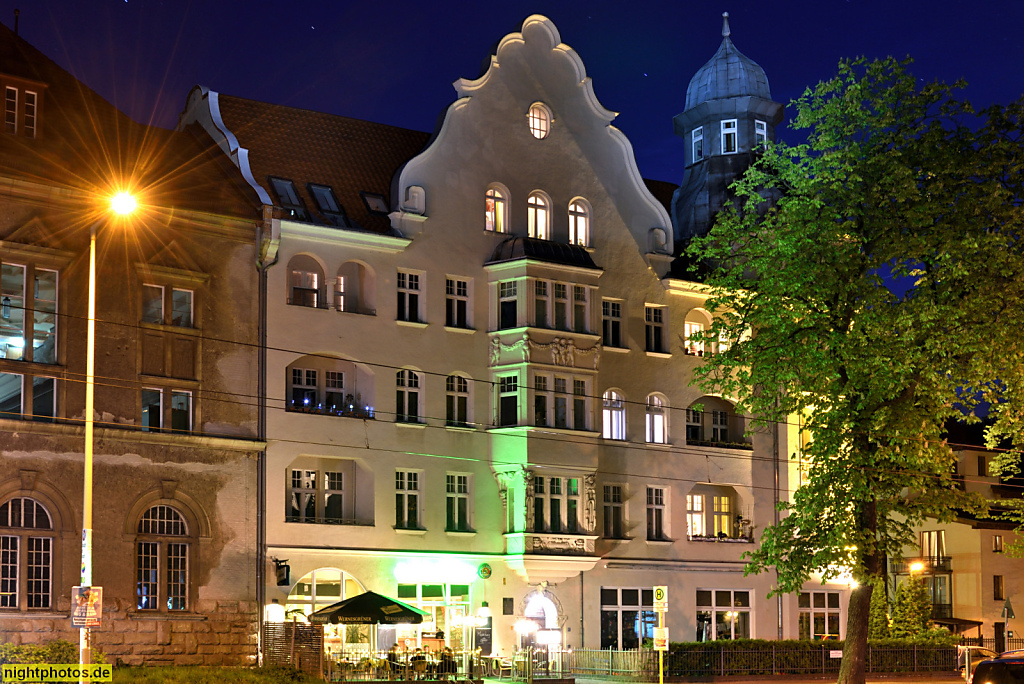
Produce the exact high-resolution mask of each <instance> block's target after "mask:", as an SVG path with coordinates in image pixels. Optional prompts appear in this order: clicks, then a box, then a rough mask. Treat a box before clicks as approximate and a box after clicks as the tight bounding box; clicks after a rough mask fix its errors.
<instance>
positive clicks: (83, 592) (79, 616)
mask: <svg viewBox="0 0 1024 684" xmlns="http://www.w3.org/2000/svg"><path fill="white" fill-rule="evenodd" d="M102 617H103V587H82V586H78V587H72V589H71V625H72V626H73V627H78V628H82V627H86V628H88V627H99V626H100V618H102Z"/></svg>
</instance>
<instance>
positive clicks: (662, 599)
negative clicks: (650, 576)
mask: <svg viewBox="0 0 1024 684" xmlns="http://www.w3.org/2000/svg"><path fill="white" fill-rule="evenodd" d="M654 612H656V613H667V612H668V587H664V586H662V587H654Z"/></svg>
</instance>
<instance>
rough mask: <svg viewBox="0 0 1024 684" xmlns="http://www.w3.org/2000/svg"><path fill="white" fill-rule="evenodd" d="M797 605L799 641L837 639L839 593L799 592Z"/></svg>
mask: <svg viewBox="0 0 1024 684" xmlns="http://www.w3.org/2000/svg"><path fill="white" fill-rule="evenodd" d="M798 605H799V608H800V618H799V620H800V638H801V639H804V640H808V639H813V640H815V641H820V640H822V639H839V619H840V610H839V592H835V591H804V592H800V596H799V597H798Z"/></svg>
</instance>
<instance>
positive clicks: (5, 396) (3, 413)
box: [0, 373, 24, 418]
mask: <svg viewBox="0 0 1024 684" xmlns="http://www.w3.org/2000/svg"><path fill="white" fill-rule="evenodd" d="M23 386H24V377H23V376H21V375H19V374H17V373H0V418H21V415H22V412H23V404H22V394H23V392H24V387H23Z"/></svg>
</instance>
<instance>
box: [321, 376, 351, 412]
mask: <svg viewBox="0 0 1024 684" xmlns="http://www.w3.org/2000/svg"><path fill="white" fill-rule="evenodd" d="M345 403H346V402H345V373H344V372H342V371H331V370H329V371H324V406H326V407H327V408H328V409H330V410H331V411H341V410H343V409H344V408H346V406H345Z"/></svg>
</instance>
